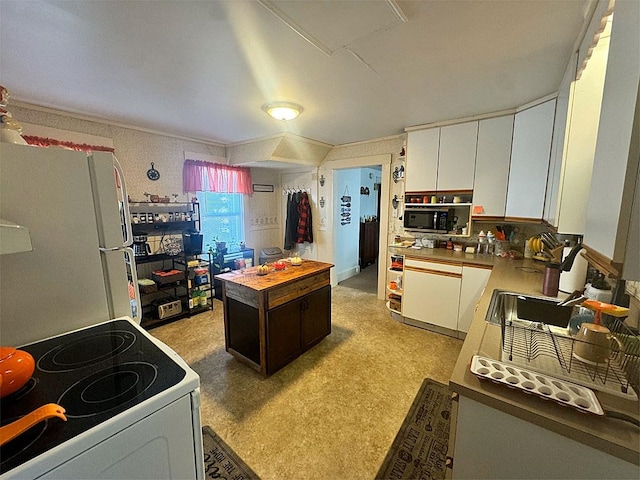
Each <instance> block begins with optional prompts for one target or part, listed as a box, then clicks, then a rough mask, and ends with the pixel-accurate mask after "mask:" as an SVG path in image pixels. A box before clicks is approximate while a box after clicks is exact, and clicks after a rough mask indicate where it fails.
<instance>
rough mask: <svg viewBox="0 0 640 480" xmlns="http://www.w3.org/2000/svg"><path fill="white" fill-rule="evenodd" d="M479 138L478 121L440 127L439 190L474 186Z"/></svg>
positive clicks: (468, 188) (437, 184)
mask: <svg viewBox="0 0 640 480" xmlns="http://www.w3.org/2000/svg"><path fill="white" fill-rule="evenodd" d="M477 139H478V122H477V121H474V122H465V123H459V124H457V125H448V126H446V127H442V128H441V129H440V152H439V155H438V181H437V183H436V189H437V190H438V191H444V190H471V189H472V188H473V175H474V166H475V163H476V144H477Z"/></svg>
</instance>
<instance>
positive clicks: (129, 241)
mask: <svg viewBox="0 0 640 480" xmlns="http://www.w3.org/2000/svg"><path fill="white" fill-rule="evenodd" d="M113 167H114V168H115V170H116V176H117V177H118V183H119V184H120V190H119V191H120V193H121V197H122V198H121V202H122V209H123V217H124V218H123V219H122V222H123V223H124V231H125V235H124V243H123V246H125V247H130V246H131V245H133V230H132V228H131V222H130V221H129V219H130V218H131V212H130V211H129V195H128V194H127V184H126V183H125V182H124V172H123V171H122V166H121V165H120V162H119V161H118V158H117V157H116V156H115V155H113ZM116 190H117V189H116ZM136 285H137V284H136Z"/></svg>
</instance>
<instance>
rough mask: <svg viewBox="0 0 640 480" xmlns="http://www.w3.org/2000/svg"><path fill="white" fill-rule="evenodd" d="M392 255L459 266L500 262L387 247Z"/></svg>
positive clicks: (488, 257)
mask: <svg viewBox="0 0 640 480" xmlns="http://www.w3.org/2000/svg"><path fill="white" fill-rule="evenodd" d="M389 251H390V252H391V253H393V254H397V255H404V256H406V257H414V258H419V259H423V260H432V261H436V262H437V261H441V262H445V263H456V264H460V265H478V266H493V265H494V263H495V260H500V259H499V258H497V257H494V256H493V255H477V254H475V253H465V252H455V251H453V250H447V249H445V248H425V247H421V248H419V249H415V248H412V247H389ZM535 263H536V265H535V266H536V268H539V269H542V270H543V269H544V267H543V266H542V264H540V263H539V262H535ZM542 270H541V271H542Z"/></svg>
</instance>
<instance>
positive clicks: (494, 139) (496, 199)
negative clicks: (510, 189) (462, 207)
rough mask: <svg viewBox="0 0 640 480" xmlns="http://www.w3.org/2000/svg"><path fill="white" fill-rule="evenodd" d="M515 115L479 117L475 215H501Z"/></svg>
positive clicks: (504, 200)
mask: <svg viewBox="0 0 640 480" xmlns="http://www.w3.org/2000/svg"><path fill="white" fill-rule="evenodd" d="M513 119H514V115H505V116H503V117H495V118H488V119H486V120H480V122H479V125H478V148H477V152H476V165H475V180H474V184H473V205H474V207H475V208H474V213H473V215H474V216H480V217H482V216H489V217H491V216H494V217H504V212H505V206H506V203H507V184H508V182H509V163H510V161H511V139H512V137H513Z"/></svg>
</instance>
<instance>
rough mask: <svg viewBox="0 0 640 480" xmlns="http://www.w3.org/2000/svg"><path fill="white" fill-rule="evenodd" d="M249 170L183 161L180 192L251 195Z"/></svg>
mask: <svg viewBox="0 0 640 480" xmlns="http://www.w3.org/2000/svg"><path fill="white" fill-rule="evenodd" d="M251 188H252V183H251V170H250V169H249V168H247V167H232V166H229V165H223V164H221V163H213V162H205V161H202V160H185V161H184V166H183V167H182V191H183V193H188V192H219V193H247V194H251V193H252V190H251Z"/></svg>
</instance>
